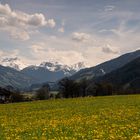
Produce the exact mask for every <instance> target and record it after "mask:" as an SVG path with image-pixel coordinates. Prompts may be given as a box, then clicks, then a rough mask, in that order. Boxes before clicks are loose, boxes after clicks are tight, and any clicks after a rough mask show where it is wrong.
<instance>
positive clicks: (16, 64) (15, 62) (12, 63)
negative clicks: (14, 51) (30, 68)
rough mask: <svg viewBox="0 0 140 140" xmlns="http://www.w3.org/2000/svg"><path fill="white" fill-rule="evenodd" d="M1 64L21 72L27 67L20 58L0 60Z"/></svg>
mask: <svg viewBox="0 0 140 140" xmlns="http://www.w3.org/2000/svg"><path fill="white" fill-rule="evenodd" d="M0 64H1V65H2V66H5V67H11V68H13V69H15V70H18V71H20V70H21V69H23V68H25V67H27V65H26V64H24V63H23V62H22V61H21V60H20V59H19V58H18V57H14V58H3V59H1V60H0Z"/></svg>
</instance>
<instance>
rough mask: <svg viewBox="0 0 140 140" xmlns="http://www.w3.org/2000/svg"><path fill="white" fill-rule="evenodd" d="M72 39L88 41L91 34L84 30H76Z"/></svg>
mask: <svg viewBox="0 0 140 140" xmlns="http://www.w3.org/2000/svg"><path fill="white" fill-rule="evenodd" d="M72 39H73V40H75V41H78V42H86V41H88V40H89V39H90V35H89V34H87V33H82V32H74V33H73V35H72Z"/></svg>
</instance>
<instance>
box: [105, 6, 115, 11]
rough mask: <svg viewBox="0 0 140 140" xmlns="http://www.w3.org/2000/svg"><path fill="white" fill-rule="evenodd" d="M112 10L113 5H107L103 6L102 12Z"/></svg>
mask: <svg viewBox="0 0 140 140" xmlns="http://www.w3.org/2000/svg"><path fill="white" fill-rule="evenodd" d="M114 8H115V6H114V5H107V6H105V9H104V11H105V12H108V11H112V10H114Z"/></svg>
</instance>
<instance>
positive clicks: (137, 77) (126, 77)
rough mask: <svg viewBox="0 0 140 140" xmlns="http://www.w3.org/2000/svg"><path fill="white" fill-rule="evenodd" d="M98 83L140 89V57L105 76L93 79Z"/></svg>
mask: <svg viewBox="0 0 140 140" xmlns="http://www.w3.org/2000/svg"><path fill="white" fill-rule="evenodd" d="M93 81H94V82H96V83H102V82H104V83H111V84H112V85H113V86H114V87H116V88H120V87H121V88H123V89H128V88H131V89H140V57H138V58H136V59H134V60H132V61H131V62H129V63H127V64H125V65H124V66H122V67H121V68H118V69H116V70H114V71H112V72H110V73H108V74H106V75H104V76H100V77H97V78H94V79H93Z"/></svg>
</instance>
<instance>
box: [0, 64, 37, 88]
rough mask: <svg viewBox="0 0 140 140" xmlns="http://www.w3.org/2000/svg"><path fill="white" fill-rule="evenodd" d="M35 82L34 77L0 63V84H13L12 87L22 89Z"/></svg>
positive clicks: (3, 85)
mask: <svg viewBox="0 0 140 140" xmlns="http://www.w3.org/2000/svg"><path fill="white" fill-rule="evenodd" d="M34 82H36V80H35V79H33V78H31V77H29V76H26V75H25V74H23V73H21V72H19V71H17V70H14V69H13V68H10V67H4V66H1V65H0V86H1V87H5V86H8V85H10V86H13V87H14V88H18V89H23V88H25V87H28V86H30V85H31V84H32V83H34Z"/></svg>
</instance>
